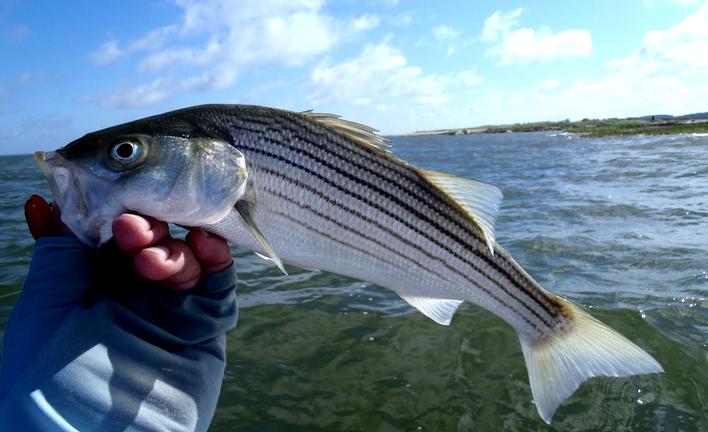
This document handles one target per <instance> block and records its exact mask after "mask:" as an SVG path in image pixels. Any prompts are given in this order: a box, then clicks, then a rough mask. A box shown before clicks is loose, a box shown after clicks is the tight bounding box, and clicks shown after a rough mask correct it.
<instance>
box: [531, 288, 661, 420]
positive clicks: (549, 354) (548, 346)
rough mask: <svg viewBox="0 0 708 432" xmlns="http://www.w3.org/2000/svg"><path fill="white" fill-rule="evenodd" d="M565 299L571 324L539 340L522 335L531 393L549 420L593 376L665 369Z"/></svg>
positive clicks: (636, 373)
mask: <svg viewBox="0 0 708 432" xmlns="http://www.w3.org/2000/svg"><path fill="white" fill-rule="evenodd" d="M563 302H564V306H566V307H567V308H568V309H567V310H569V312H570V314H569V315H570V316H571V317H572V321H573V324H572V326H570V328H567V329H565V330H563V331H561V332H560V333H559V334H556V335H550V336H548V337H547V338H544V339H543V340H541V341H538V342H534V341H524V340H523V339H522V340H521V348H522V350H523V352H524V358H525V360H526V368H527V369H528V373H529V381H530V382H531V393H533V398H534V401H535V403H536V409H538V413H539V415H540V416H541V418H542V419H543V420H544V421H545V422H546V423H550V422H551V418H552V417H553V413H554V412H555V411H556V409H557V408H558V406H559V405H560V404H561V403H563V401H564V400H566V399H567V398H568V397H570V395H572V394H573V392H575V390H576V389H577V388H578V387H579V386H580V384H582V383H583V382H584V381H585V380H587V379H589V378H592V377H594V376H629V375H638V374H645V373H657V372H663V371H664V369H663V368H662V367H661V365H660V364H659V363H658V362H657V361H656V360H654V358H653V357H652V356H650V355H649V354H647V353H646V352H644V351H643V350H642V349H641V348H639V347H638V346H636V345H635V344H633V343H632V342H630V341H629V340H627V339H626V338H625V337H624V336H622V335H620V334H619V333H617V332H615V331H614V330H612V329H611V328H609V327H607V326H606V325H604V324H602V323H601V322H600V321H598V320H596V319H595V318H593V317H591V316H590V315H588V314H587V313H585V312H583V311H582V310H580V309H579V308H578V307H576V306H574V305H573V304H571V303H569V302H566V301H565V300H563Z"/></svg>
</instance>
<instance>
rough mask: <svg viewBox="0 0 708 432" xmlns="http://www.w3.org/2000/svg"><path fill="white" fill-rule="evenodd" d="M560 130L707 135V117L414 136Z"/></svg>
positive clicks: (565, 123) (509, 127) (518, 126)
mask: <svg viewBox="0 0 708 432" xmlns="http://www.w3.org/2000/svg"><path fill="white" fill-rule="evenodd" d="M539 131H559V132H569V133H579V134H585V135H587V136H591V137H601V136H621V135H671V134H691V133H708V118H691V119H677V118H672V119H661V120H656V119H655V118H654V117H653V116H652V117H648V118H628V119H604V120H597V119H583V120H580V121H575V122H571V121H570V120H564V121H560V122H536V123H516V124H509V125H495V126H482V127H474V128H462V129H444V130H436V131H422V132H416V133H415V134H416V135H470V134H479V133H508V132H539Z"/></svg>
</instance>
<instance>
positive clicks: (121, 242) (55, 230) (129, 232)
mask: <svg viewBox="0 0 708 432" xmlns="http://www.w3.org/2000/svg"><path fill="white" fill-rule="evenodd" d="M60 216H61V213H60V210H59V208H58V207H57V206H56V205H50V204H48V203H47V202H46V201H45V200H44V199H43V198H42V197H40V196H38V195H32V196H31V197H30V199H29V200H27V203H25V218H26V220H27V226H28V227H29V230H30V233H31V234H32V237H34V238H35V239H38V238H41V237H46V236H57V235H72V233H71V231H70V230H69V229H68V228H67V227H66V226H65V225H64V224H63V223H62V222H61V219H60ZM112 228H113V237H114V239H115V243H116V245H117V246H118V248H119V249H121V250H122V251H123V252H124V253H126V254H127V255H128V256H130V257H131V258H132V263H133V268H134V269H135V271H136V273H137V274H138V275H139V276H141V277H143V278H145V279H148V280H152V281H156V282H158V283H159V284H160V285H162V286H164V287H165V288H169V289H173V290H178V291H179V290H186V289H190V288H193V287H194V286H195V285H196V284H197V282H198V281H199V279H200V278H201V276H202V275H207V274H211V273H216V272H218V271H220V270H223V269H225V268H226V267H228V266H229V265H231V262H232V257H231V250H230V249H229V246H228V244H227V243H226V241H225V240H224V239H222V238H221V237H218V236H215V235H211V234H208V233H207V232H205V231H204V230H201V229H192V230H190V231H189V233H188V234H187V237H186V239H185V240H184V241H182V240H177V239H174V238H172V237H170V235H169V230H168V227H167V224H166V223H165V222H162V221H158V220H156V219H154V218H150V217H145V216H140V215H135V214H123V215H121V216H119V217H118V218H116V220H115V221H114V222H113V227H112Z"/></svg>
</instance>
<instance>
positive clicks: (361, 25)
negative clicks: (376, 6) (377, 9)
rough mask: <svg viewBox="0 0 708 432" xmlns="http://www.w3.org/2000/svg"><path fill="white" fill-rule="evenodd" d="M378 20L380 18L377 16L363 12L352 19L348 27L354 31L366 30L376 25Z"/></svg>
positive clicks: (379, 20)
mask: <svg viewBox="0 0 708 432" xmlns="http://www.w3.org/2000/svg"><path fill="white" fill-rule="evenodd" d="M380 22H381V19H380V18H379V17H378V16H376V15H372V14H364V15H362V16H360V17H359V18H357V19H355V20H354V21H352V23H351V25H350V28H351V30H352V31H354V32H360V31H366V30H371V29H372V28H376V27H378V26H379V23H380Z"/></svg>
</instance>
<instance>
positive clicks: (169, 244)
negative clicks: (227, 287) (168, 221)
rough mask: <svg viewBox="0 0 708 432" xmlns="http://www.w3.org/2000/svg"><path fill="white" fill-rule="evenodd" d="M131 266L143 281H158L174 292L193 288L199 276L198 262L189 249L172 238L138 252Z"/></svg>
mask: <svg viewBox="0 0 708 432" xmlns="http://www.w3.org/2000/svg"><path fill="white" fill-rule="evenodd" d="M133 265H134V266H135V270H136V271H137V272H138V274H139V275H140V276H142V277H144V278H145V279H149V280H154V281H159V282H160V284H161V285H163V286H165V287H166V288H171V289H176V290H180V289H189V288H192V287H194V286H195V285H196V284H197V282H198V281H199V278H200V276H201V267H200V265H199V262H198V261H197V259H196V258H195V257H194V254H193V253H192V251H191V250H190V249H189V247H188V246H187V245H186V244H185V243H184V242H183V241H180V240H175V239H172V238H166V239H164V240H162V241H161V242H160V243H158V244H157V245H155V246H152V247H148V248H145V249H142V250H141V251H139V252H138V253H137V254H136V255H135V257H134V258H133Z"/></svg>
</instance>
